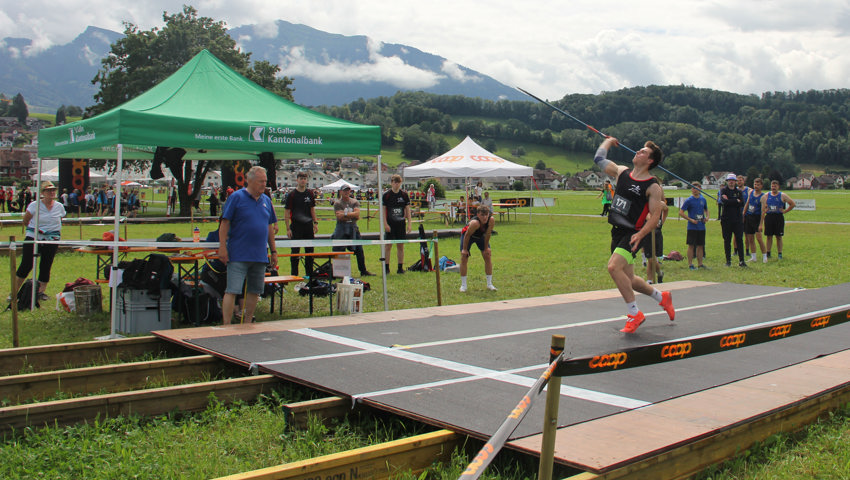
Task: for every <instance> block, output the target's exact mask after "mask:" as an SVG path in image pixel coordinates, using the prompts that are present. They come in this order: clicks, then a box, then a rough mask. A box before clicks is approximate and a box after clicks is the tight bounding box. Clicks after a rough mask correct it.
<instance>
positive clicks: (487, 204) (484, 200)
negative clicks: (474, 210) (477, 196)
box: [481, 192, 493, 215]
mask: <svg viewBox="0 0 850 480" xmlns="http://www.w3.org/2000/svg"><path fill="white" fill-rule="evenodd" d="M481 205H483V206H485V207H487V209H488V210H490V215H493V200H492V199H491V198H490V192H484V198H482V199H481Z"/></svg>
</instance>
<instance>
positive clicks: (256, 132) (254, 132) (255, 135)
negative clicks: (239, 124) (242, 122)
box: [248, 126, 266, 142]
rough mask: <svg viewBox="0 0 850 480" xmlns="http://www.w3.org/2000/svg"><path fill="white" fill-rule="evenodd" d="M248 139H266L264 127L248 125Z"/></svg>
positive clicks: (259, 140)
mask: <svg viewBox="0 0 850 480" xmlns="http://www.w3.org/2000/svg"><path fill="white" fill-rule="evenodd" d="M248 130H249V131H248V141H249V142H265V141H266V127H257V126H251V127H248Z"/></svg>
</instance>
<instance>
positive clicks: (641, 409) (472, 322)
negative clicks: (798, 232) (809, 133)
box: [154, 281, 850, 478]
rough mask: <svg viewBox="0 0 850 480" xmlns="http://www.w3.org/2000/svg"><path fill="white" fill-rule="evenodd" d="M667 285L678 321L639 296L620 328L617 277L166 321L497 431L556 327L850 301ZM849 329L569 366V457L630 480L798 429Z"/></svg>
mask: <svg viewBox="0 0 850 480" xmlns="http://www.w3.org/2000/svg"><path fill="white" fill-rule="evenodd" d="M663 287H664V289H667V290H670V291H672V292H673V299H674V303H675V305H676V308H677V316H676V320H675V321H674V322H670V321H668V320H667V316H666V314H665V313H664V312H663V311H661V309H660V307H658V306H657V305H654V303H655V302H653V301H652V300H651V299H648V298H647V297H640V298H639V299H638V302H639V306H640V307H641V308H642V310H643V311H644V313H646V315H647V321H646V323H644V325H643V326H641V327H640V329H639V330H638V331H637V333H636V334H634V335H624V334H622V333H620V332H619V329H620V328H621V327H622V325H623V323H624V315H623V311H624V307H623V302H622V299H621V298H620V296H619V294H618V293H617V291H616V290H614V289H611V290H604V291H596V292H583V293H576V294H566V295H555V296H551V297H538V298H525V299H517V300H508V301H499V302H489V303H478V304H465V305H454V306H445V307H431V308H422V309H411V310H399V311H391V312H373V313H367V314H359V315H349V316H334V317H320V318H307V319H298V320H282V321H274V322H264V323H259V324H248V325H233V326H227V327H202V328H192V329H180V330H164V331H159V332H154V334H155V335H157V336H159V337H161V338H164V339H167V340H169V341H172V342H175V343H179V344H181V345H184V346H186V347H188V348H192V349H195V350H197V351H201V352H204V353H209V354H212V355H216V356H219V357H221V358H224V359H227V360H229V361H231V362H234V363H237V364H240V365H243V366H245V367H250V368H251V369H252V370H253V371H255V372H260V373H268V374H272V375H275V376H277V377H279V378H283V379H285V380H289V381H293V382H296V383H300V384H303V385H307V386H310V387H313V388H317V389H320V390H323V391H326V392H328V393H330V394H333V395H338V396H341V397H344V398H348V399H350V400H351V402H352V404H354V403H355V402H359V403H361V404H364V405H367V406H370V407H374V408H378V409H382V410H386V411H389V412H393V413H396V414H399V415H402V416H406V417H408V418H412V419H415V420H417V421H421V422H424V423H427V424H431V425H434V426H436V427H440V428H447V429H450V430H453V431H455V432H458V433H462V434H466V435H470V436H472V437H475V438H480V439H487V438H489V436H490V435H492V434H493V433H494V432H495V431H496V429H497V428H498V427H499V425H500V424H501V423H502V421H503V420H504V419H505V417H506V416H507V415H508V413H510V411H511V410H512V409H513V408H514V406H515V405H516V404H517V402H518V401H519V400H520V399H521V398H522V396H523V395H524V394H525V393H526V392H527V391H528V389H529V388H530V386H531V384H532V383H533V382H534V380H536V378H537V377H538V376H539V375H540V373H541V372H542V371H543V370H544V369H545V367H546V365H547V363H548V354H549V345H550V340H551V336H552V335H553V334H560V335H565V336H566V351H567V353H568V354H569V355H570V356H571V357H579V356H584V355H598V354H603V353H609V352H617V351H619V350H621V349H624V348H629V347H636V346H641V345H647V344H650V343H658V342H667V341H673V340H677V339H681V338H689V337H692V336H696V335H706V334H716V333H717V332H724V334H725V332H727V331H730V330H735V329H741V328H747V327H751V326H753V325H759V324H764V323H768V322H774V321H780V320H783V319H787V318H790V317H791V316H794V315H809V314H811V312H817V311H820V310H822V309H826V308H837V307H841V308H843V307H845V306H846V304H847V302H848V300H847V299H850V284H843V285H837V286H833V287H827V288H823V289H814V290H799V289H793V288H783V287H765V286H758V285H738V284H725V283H723V284H717V283H708V282H693V281H687V282H674V283H670V284H664V285H663ZM848 339H850V323H845V324H842V325H837V326H834V327H828V328H824V329H822V330H819V331H816V332H812V333H806V334H802V335H797V336H795V337H789V338H783V339H781V340H776V341H771V342H768V343H764V344H760V345H755V346H751V347H746V348H739V349H735V350H730V351H724V352H722V353H718V354H712V355H705V356H702V357H695V358H687V359H684V360H677V361H673V362H667V363H663V364H657V365H648V366H643V367H636V368H631V369H627V370H620V371H609V372H606V373H597V374H592V375H581V376H571V377H564V378H563V382H562V386H561V401H560V409H559V412H558V419H559V428H560V429H559V431H558V437H557V438H558V446H557V449H556V461H557V462H558V463H561V464H563V465H568V466H572V467H575V468H579V469H581V470H583V471H585V472H593V474H603V475H609V476H610V478H616V476H618V475H620V473H621V472H623V471H625V470H627V469H628V466H632V465H637V464H640V465H641V467H640V468H641V469H643V468H647V465H650V464H654V463H664V464H666V465H669V464H670V463H669V462H668V461H662V460H660V459H664V458H672V457H671V456H673V455H679V454H680V453H681V452H682V451H683V450H682V447H683V446H694V445H697V444H700V442H707V443H705V444H706V445H713V442H715V441H716V440H717V439H719V438H724V437H723V436H724V435H726V436H727V437H725V438H733V437H730V436H729V435H732V434H733V433H734V435H735V436H734V438H735V441H734V442H729V441H725V442H716V443H717V446H716V447H712V448H718V449H720V448H725V449H729V448H731V449H732V451H733V452H734V449H735V448H738V447H741V448H743V447H745V446H747V445H749V444H748V443H746V440H745V439H746V437H745V436H744V437H739V435H741V432H742V430H741V429H742V428H743V429H752V430H753V432H755V433H758V432H762V431H766V430H765V429H767V430H770V429H773V428H776V427H777V426H778V427H787V426H788V422H792V423H794V422H800V421H801V420H800V418H803V419H805V418H807V417H805V415H804V413H805V412H807V411H810V410H809V409H811V408H812V407H811V406H812V405H816V404H818V402H824V401H837V400H835V399H841V398H846V392H847V390H848V382H850V372H848V370H847V369H848V367H847V365H850V361H848V360H850V358H848V355H850V353H848V352H846V350H847V349H848V348H850V340H848ZM830 399H832V400H830ZM544 403H545V399H544V398H540V399H538V401H537V403H536V404H535V405H534V406H533V407H532V408H531V409H530V410H529V412H528V415H527V416H526V418H525V419H524V420H523V422H522V423H521V424H520V425H519V427H518V428H517V429H516V430H515V431H514V433H513V435H512V436H511V437H510V439H509V440H510V442H509V443H508V447H509V448H514V449H518V450H521V451H524V452H528V453H532V454H539V448H540V433H541V431H542V425H543V413H544ZM801 412H803V413H801ZM759 422H762V423H761V424H763V425H764V426H758V425H761V424H760V423H759ZM783 422H785V423H783ZM739 438H741V439H742V440H738V439H739ZM751 438H759V437H758V436H757V435H755V434H754V435H753V436H752V437H751ZM673 452H677V453H675V454H674V453H673ZM691 457H693V456H691ZM709 457H710V458H715V457H713V456H711V455H709V456H705V457H700V458H702V459H703V461H708V460H707V459H708V458H709ZM683 458H686V457H683ZM683 461H684V460H683ZM687 461H688V462H691V461H692V460H687ZM714 461H716V460H714ZM708 463H713V461H708ZM691 466H692V465H691ZM635 468H637V467H635ZM683 468H684V467H683ZM688 468H690V467H688ZM624 469H625V470H624ZM662 477H664V478H666V477H667V474H665V475H661V476H657V475H656V476H653V475H651V474H650V475H649V476H645V477H643V478H662ZM671 478H675V476H671Z"/></svg>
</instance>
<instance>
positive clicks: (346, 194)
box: [331, 185, 374, 277]
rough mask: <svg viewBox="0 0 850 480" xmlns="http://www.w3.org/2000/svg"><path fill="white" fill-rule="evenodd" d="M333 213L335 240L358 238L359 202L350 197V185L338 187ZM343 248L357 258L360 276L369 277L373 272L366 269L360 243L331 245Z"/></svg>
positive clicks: (340, 249) (334, 249) (338, 249)
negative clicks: (337, 198)
mask: <svg viewBox="0 0 850 480" xmlns="http://www.w3.org/2000/svg"><path fill="white" fill-rule="evenodd" d="M334 215H335V216H336V228H334V232H333V233H332V234H331V238H332V239H335V240H360V238H361V237H360V229H358V228H357V220H359V219H360V202H358V201H357V200H355V199H353V198H351V187H349V186H348V185H346V186H344V187H342V188H340V189H339V200H337V201H335V202H334ZM344 250H348V251H352V252H354V257H355V258H356V259H357V269H358V270H360V276H361V277H371V276H372V275H374V273H372V272H370V271H369V270H367V269H366V256H365V254H364V253H363V246H362V245H351V246H348V247H333V251H335V252H341V251H344Z"/></svg>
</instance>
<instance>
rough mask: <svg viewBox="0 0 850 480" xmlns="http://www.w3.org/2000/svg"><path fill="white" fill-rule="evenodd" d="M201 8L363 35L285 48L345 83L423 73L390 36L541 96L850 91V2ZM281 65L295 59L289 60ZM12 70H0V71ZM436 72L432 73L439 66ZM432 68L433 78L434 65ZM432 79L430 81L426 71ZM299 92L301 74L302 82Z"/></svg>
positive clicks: (20, 11) (21, 11)
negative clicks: (324, 48) (330, 59)
mask: <svg viewBox="0 0 850 480" xmlns="http://www.w3.org/2000/svg"><path fill="white" fill-rule="evenodd" d="M184 3H188V0H185V1H183V2H174V1H161V0H144V1H138V0H134V1H127V0H108V1H107V0H85V1H81V0H62V1H58V2H57V1H56V0H50V1H46V0H27V1H25V2H24V1H20V0H0V38H4V37H25V38H31V39H33V40H34V46H35V48H37V49H40V48H47V47H49V46H50V45H53V44H63V43H67V42H69V41H71V40H72V39H73V38H74V37H76V36H77V35H79V34H80V33H82V32H83V31H84V30H85V28H86V27H87V26H95V27H100V28H105V29H109V30H114V31H117V32H123V30H124V27H123V22H125V21H127V22H130V23H132V24H134V25H136V26H137V27H139V28H140V29H141V30H149V29H151V28H153V27H159V26H162V24H163V22H162V13H163V11H167V12H169V13H178V12H179V11H181V10H182V5H183V4H184ZM191 5H192V6H194V7H195V8H196V9H197V10H198V13H199V15H200V16H206V17H211V18H213V19H215V20H222V21H224V22H225V23H226V24H227V26H228V27H237V26H241V25H248V24H252V25H257V28H255V30H254V33H255V34H256V35H263V34H264V32H265V34H268V33H272V32H273V31H274V28H273V22H274V21H275V20H277V19H281V20H286V21H288V22H292V23H301V24H304V25H308V26H310V27H313V28H316V29H319V30H323V31H326V32H329V33H335V34H341V35H365V36H367V37H369V38H370V40H371V42H370V45H372V46H373V56H372V59H373V61H372V62H370V63H369V64H359V65H340V64H336V65H334V66H333V71H332V72H331V71H330V70H329V69H328V67H327V66H321V65H317V64H310V63H304V62H299V61H298V50H297V48H296V49H293V50H292V51H287V52H282V54H281V55H282V57H281V59H284V58H285V59H286V60H287V61H286V62H285V63H286V64H287V65H288V68H290V69H291V71H284V72H282V74H287V75H290V76H295V77H296V80H297V78H298V76H304V75H310V76H311V77H312V78H321V77H322V76H326V75H329V74H330V73H333V75H334V76H335V77H338V78H351V79H352V81H356V79H362V78H381V79H384V78H391V79H392V81H393V82H397V83H398V84H399V86H400V87H401V86H403V84H402V82H407V86H409V85H414V86H415V85H417V83H416V81H415V80H416V79H415V78H414V79H413V80H411V77H416V76H417V75H418V74H419V73H420V72H417V71H416V69H415V68H413V69H411V68H410V67H406V66H403V65H399V63H398V61H397V60H398V59H394V58H392V57H388V56H382V55H381V52H380V49H381V44H382V43H398V44H404V45H408V46H411V47H415V48H417V49H419V50H422V51H424V52H427V53H431V54H435V55H438V56H441V57H444V58H446V59H447V60H448V62H447V63H446V65H445V66H444V71H443V72H442V74H445V75H452V74H456V73H457V71H456V67H455V65H456V64H459V65H463V66H465V67H467V68H470V69H473V70H476V71H478V72H480V73H483V74H485V75H489V76H491V77H493V78H495V79H496V80H498V81H500V82H502V83H504V84H506V85H509V86H513V87H521V88H523V89H525V90H528V91H530V92H532V93H535V94H536V95H537V96H540V97H543V98H548V99H559V98H561V97H563V96H564V95H568V94H572V93H600V92H603V91H613V90H618V89H621V88H627V87H634V86H645V85H689V86H694V87H698V88H711V89H716V90H723V91H729V92H735V93H742V94H756V95H760V94H761V93H764V92H768V91H794V90H810V89H816V90H823V89H832V88H850V55H848V54H847V52H848V50H850V35H848V34H850V0H832V1H824V0H807V1H799V0H770V1H761V0H750V1H744V2H742V1H740V0H676V1H666V0H665V1H662V0H643V1H616V2H615V1H610V0H595V1H586V0H549V1H545V2H543V1H536V2H517V1H506V0H486V1H485V0H479V1H475V2H473V1H467V0H452V1H445V0H430V1H427V2H424V1H421V0H417V1H411V0H395V1H392V2H387V1H383V0H382V1H377V0H353V1H352V0H298V1H295V0H274V1H272V0H227V1H226V0H196V1H195V2H193V3H191ZM281 64H282V65H283V64H284V62H281ZM0 69H2V66H0ZM430 75H431V79H432V81H433V73H431V74H430ZM421 76H423V77H427V76H428V75H426V74H425V72H421ZM423 81H425V80H423ZM296 87H297V83H296Z"/></svg>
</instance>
